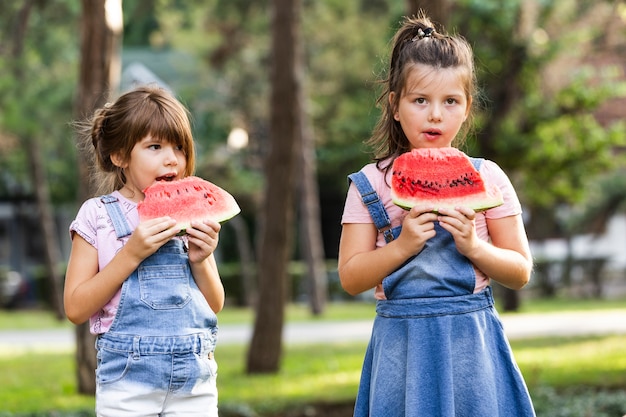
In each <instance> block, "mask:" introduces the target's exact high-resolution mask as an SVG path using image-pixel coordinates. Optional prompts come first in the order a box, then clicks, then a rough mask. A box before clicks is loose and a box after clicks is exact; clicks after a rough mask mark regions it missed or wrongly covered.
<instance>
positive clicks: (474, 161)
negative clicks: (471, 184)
mask: <svg viewBox="0 0 626 417" xmlns="http://www.w3.org/2000/svg"><path fill="white" fill-rule="evenodd" d="M470 161H472V165H474V168H476V171H480V166H481V165H482V163H483V161H484V159H483V158H472V157H471V156H470Z"/></svg>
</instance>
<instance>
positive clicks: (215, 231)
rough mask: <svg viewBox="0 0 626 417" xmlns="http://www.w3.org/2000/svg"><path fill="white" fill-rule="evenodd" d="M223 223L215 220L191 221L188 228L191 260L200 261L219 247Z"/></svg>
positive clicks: (193, 261) (192, 261)
mask: <svg viewBox="0 0 626 417" xmlns="http://www.w3.org/2000/svg"><path fill="white" fill-rule="evenodd" d="M221 227H222V226H221V225H220V224H219V223H218V222H216V221H213V220H204V221H202V222H195V221H194V222H191V227H190V228H189V229H187V236H188V242H189V262H191V263H200V262H203V261H204V260H205V259H206V258H208V257H209V256H210V255H211V254H212V253H213V252H214V251H215V249H216V248H217V244H218V242H219V232H220V229H221Z"/></svg>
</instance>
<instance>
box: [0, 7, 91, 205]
mask: <svg viewBox="0 0 626 417" xmlns="http://www.w3.org/2000/svg"><path fill="white" fill-rule="evenodd" d="M25 4H26V3H23V2H2V3H1V4H0V27H1V28H3V29H2V32H3V33H2V43H1V44H0V71H2V74H3V77H2V82H0V109H2V110H1V111H0V164H1V165H2V167H3V169H2V177H3V181H1V182H0V195H2V196H5V197H6V196H11V195H14V194H21V195H29V194H31V193H32V189H33V185H32V184H31V182H30V176H29V169H30V167H29V164H28V162H27V158H26V153H25V149H24V144H25V143H29V142H28V141H32V142H33V143H35V144H36V146H39V147H40V148H41V153H42V154H43V155H45V159H46V160H47V161H48V163H47V166H46V168H47V174H48V178H49V183H50V187H51V194H52V198H53V201H56V202H62V201H65V202H66V201H72V200H73V199H74V195H75V192H74V191H75V190H76V186H77V177H78V176H77V174H76V170H75V164H72V163H68V161H70V160H72V159H73V158H74V156H73V155H74V146H73V142H72V140H69V139H70V138H71V131H70V129H69V126H68V121H70V120H71V115H72V98H73V86H72V85H73V83H74V82H75V81H74V80H75V79H76V67H77V58H78V47H77V39H78V37H77V36H76V33H75V31H76V30H77V28H76V27H74V26H72V25H71V24H69V25H68V16H69V17H70V20H69V21H70V22H72V21H75V20H74V19H75V18H76V17H77V15H78V12H79V8H78V6H79V5H78V3H76V2H74V1H69V0H67V1H66V0H63V1H58V2H55V4H51V3H47V2H34V6H33V8H32V10H31V11H30V15H29V20H28V26H27V27H26V28H25V30H24V32H23V35H24V37H23V39H22V38H20V36H19V33H20V31H19V24H20V23H21V19H16V18H15V16H16V15H17V14H18V12H19V10H20V9H21V8H22V7H24V5H25ZM20 47H21V48H22V52H21V53H19V52H18V50H19V48H20ZM16 54H19V57H18V58H16ZM6 137H9V138H13V140H12V141H11V142H12V146H10V147H9V148H5V146H4V142H5V138H6ZM5 151H6V152H5ZM68 158H69V159H68Z"/></svg>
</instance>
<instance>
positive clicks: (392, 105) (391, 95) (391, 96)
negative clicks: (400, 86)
mask: <svg viewBox="0 0 626 417" xmlns="http://www.w3.org/2000/svg"><path fill="white" fill-rule="evenodd" d="M395 98H396V92H395V91H391V92H389V107H390V108H391V111H392V112H393V119H394V120H395V121H396V122H399V121H400V115H399V114H398V109H397V107H396V104H395Z"/></svg>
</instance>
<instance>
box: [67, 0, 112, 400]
mask: <svg viewBox="0 0 626 417" xmlns="http://www.w3.org/2000/svg"><path fill="white" fill-rule="evenodd" d="M107 2H112V3H115V2H120V3H119V7H120V14H121V0H82V17H81V22H80V23H81V26H80V36H81V45H80V52H81V61H80V74H79V85H78V97H77V100H76V107H75V114H76V117H77V118H79V119H83V118H84V117H87V116H89V115H91V114H93V112H94V111H95V109H96V108H98V107H101V106H103V105H104V104H105V103H106V101H107V99H108V98H109V95H110V93H111V91H113V90H115V89H117V87H118V82H119V72H120V68H119V41H120V38H121V27H120V26H119V24H114V23H113V22H110V21H107V17H106V14H105V3H107ZM89 160H90V158H86V157H85V156H84V155H79V156H78V170H79V174H80V183H79V191H78V200H79V201H81V202H82V201H85V200H86V199H87V198H89V197H91V196H92V195H93V190H91V189H90V184H89V181H88V178H89V167H88V166H87V164H86V161H89ZM94 342H95V339H94V336H93V335H92V334H91V333H89V325H88V323H85V324H81V325H79V326H76V362H77V378H78V391H79V392H80V393H82V394H94V393H95V391H96V385H95V378H94V370H95V369H96V352H95V350H94Z"/></svg>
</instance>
